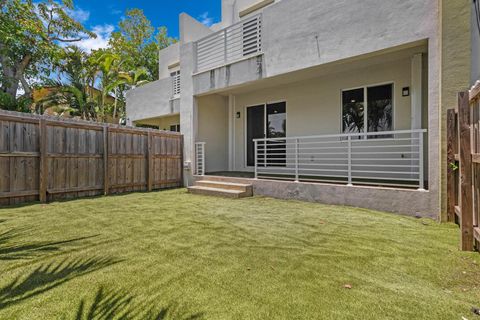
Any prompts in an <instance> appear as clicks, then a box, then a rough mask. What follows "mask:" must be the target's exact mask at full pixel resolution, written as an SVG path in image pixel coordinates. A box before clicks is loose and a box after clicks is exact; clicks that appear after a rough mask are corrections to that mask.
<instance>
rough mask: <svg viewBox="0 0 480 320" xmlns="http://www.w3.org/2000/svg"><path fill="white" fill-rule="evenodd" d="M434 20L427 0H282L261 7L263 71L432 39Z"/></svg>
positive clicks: (432, 3)
mask: <svg viewBox="0 0 480 320" xmlns="http://www.w3.org/2000/svg"><path fill="white" fill-rule="evenodd" d="M287 12H288V14H287V15H286V14H285V13H287ZM437 22H438V3H437V1H433V0H430V1H418V0H402V1H397V0H322V1H318V0H302V1H295V0H283V1H280V2H278V3H276V4H274V5H272V6H270V7H268V8H266V9H265V10H264V11H263V35H262V46H263V51H264V52H265V65H266V70H267V77H268V76H273V75H276V74H281V73H285V72H289V71H293V70H298V69H302V68H307V67H310V66H312V65H318V64H323V63H328V62H331V61H336V60H341V59H346V58H349V57H353V56H359V55H363V54H367V53H370V52H375V51H380V50H383V49H386V48H390V47H395V46H399V45H402V44H405V43H410V42H415V41H418V40H422V39H427V38H431V39H435V38H436V36H437V30H438V28H437ZM317 37H318V42H317ZM433 42H434V44H435V41H433Z"/></svg>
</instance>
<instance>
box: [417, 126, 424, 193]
mask: <svg viewBox="0 0 480 320" xmlns="http://www.w3.org/2000/svg"><path fill="white" fill-rule="evenodd" d="M423 139H424V136H423V132H421V131H419V132H418V168H419V170H418V190H420V191H424V190H425V179H424V170H425V169H424V163H423V151H424V150H423V146H424V143H423V142H424V141H423Z"/></svg>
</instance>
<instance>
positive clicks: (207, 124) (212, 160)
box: [197, 95, 228, 172]
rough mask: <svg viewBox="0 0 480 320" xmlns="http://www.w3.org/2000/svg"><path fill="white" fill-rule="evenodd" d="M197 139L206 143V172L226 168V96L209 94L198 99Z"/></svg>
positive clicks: (224, 169)
mask: <svg viewBox="0 0 480 320" xmlns="http://www.w3.org/2000/svg"><path fill="white" fill-rule="evenodd" d="M197 141H201V142H205V143H206V144H205V153H206V166H205V169H206V172H218V171H226V170H228V108H227V98H225V97H223V96H219V95H210V96H206V97H201V98H199V99H198V133H197Z"/></svg>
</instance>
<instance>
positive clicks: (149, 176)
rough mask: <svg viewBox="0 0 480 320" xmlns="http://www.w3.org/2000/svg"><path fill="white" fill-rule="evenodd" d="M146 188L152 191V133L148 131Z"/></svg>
mask: <svg viewBox="0 0 480 320" xmlns="http://www.w3.org/2000/svg"><path fill="white" fill-rule="evenodd" d="M147 157H148V160H147V163H148V165H147V172H148V173H147V190H148V191H152V186H153V150H152V134H151V133H150V132H149V133H148V136H147Z"/></svg>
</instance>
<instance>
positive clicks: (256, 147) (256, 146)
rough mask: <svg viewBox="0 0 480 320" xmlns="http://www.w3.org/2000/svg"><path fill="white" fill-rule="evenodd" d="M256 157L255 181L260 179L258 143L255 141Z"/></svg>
mask: <svg viewBox="0 0 480 320" xmlns="http://www.w3.org/2000/svg"><path fill="white" fill-rule="evenodd" d="M253 144H254V146H253V148H254V157H255V161H254V162H255V179H258V141H257V140H254V141H253Z"/></svg>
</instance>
